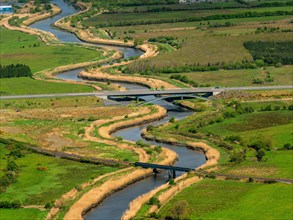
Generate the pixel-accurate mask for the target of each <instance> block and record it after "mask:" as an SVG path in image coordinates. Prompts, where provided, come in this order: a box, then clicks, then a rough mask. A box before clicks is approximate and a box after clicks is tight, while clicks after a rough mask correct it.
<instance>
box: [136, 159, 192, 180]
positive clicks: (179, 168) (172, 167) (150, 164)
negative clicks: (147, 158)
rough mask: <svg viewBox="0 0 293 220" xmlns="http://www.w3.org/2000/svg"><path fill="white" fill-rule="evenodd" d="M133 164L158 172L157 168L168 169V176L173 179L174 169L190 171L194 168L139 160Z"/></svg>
mask: <svg viewBox="0 0 293 220" xmlns="http://www.w3.org/2000/svg"><path fill="white" fill-rule="evenodd" d="M134 166H135V167H142V168H145V169H147V168H153V172H154V173H158V170H157V169H161V170H168V171H169V176H170V177H172V178H173V179H175V178H176V171H180V172H190V171H194V170H195V169H191V168H186V167H175V166H167V165H160V164H154V163H141V162H135V163H134ZM171 174H172V175H171Z"/></svg>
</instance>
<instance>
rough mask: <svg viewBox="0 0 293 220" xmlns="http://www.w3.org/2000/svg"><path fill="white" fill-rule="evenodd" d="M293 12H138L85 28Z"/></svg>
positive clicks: (104, 16)
mask: <svg viewBox="0 0 293 220" xmlns="http://www.w3.org/2000/svg"><path fill="white" fill-rule="evenodd" d="M291 13H292V12H291V11H290V10H288V8H287V7H274V8H257V9H253V10H251V9H227V10H225V11H221V10H200V11H194V10H189V11H172V12H170V11H168V12H137V13H122V14H119V13H117V14H102V15H98V16H93V17H90V18H89V19H87V20H85V21H83V24H84V25H85V26H95V27H112V26H130V25H142V24H143V25H145V24H161V23H176V22H194V21H209V20H216V19H233V18H246V17H263V16H279V15H289V14H291Z"/></svg>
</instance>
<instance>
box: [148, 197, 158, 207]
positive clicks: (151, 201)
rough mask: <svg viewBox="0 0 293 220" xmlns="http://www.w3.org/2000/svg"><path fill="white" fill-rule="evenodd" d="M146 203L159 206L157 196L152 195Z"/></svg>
mask: <svg viewBox="0 0 293 220" xmlns="http://www.w3.org/2000/svg"><path fill="white" fill-rule="evenodd" d="M148 204H149V205H156V206H158V207H160V201H159V200H158V198H156V197H152V198H150V200H149V203H148Z"/></svg>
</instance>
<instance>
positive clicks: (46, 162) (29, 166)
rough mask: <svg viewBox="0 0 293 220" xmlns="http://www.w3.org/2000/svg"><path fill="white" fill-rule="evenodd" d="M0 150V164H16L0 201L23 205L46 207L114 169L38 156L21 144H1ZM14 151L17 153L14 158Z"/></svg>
mask: <svg viewBox="0 0 293 220" xmlns="http://www.w3.org/2000/svg"><path fill="white" fill-rule="evenodd" d="M0 147H1V151H2V152H4V153H5V156H4V158H1V161H2V162H4V161H9V162H10V163H11V162H13V163H15V164H16V165H17V167H16V168H15V172H16V176H15V177H14V179H15V180H14V181H13V182H11V183H10V185H9V186H8V188H7V189H5V190H4V191H2V192H1V200H2V201H12V200H15V199H17V200H19V201H20V202H21V203H22V204H24V205H31V204H34V205H45V204H46V203H47V202H49V201H54V200H56V199H58V198H59V197H60V196H61V195H62V194H64V193H66V192H68V191H69V190H71V189H72V188H74V187H75V186H76V185H78V184H81V183H83V182H86V181H88V180H90V178H94V177H97V176H99V175H102V174H104V173H107V172H112V171H114V170H115V169H114V168H111V167H106V166H102V165H92V164H84V163H78V162H73V161H69V160H65V159H58V158H54V157H49V156H43V155H39V154H36V153H32V152H30V151H28V150H26V149H25V148H24V147H22V145H21V144H18V145H13V144H10V145H5V144H3V143H2V144H1V146H0ZM13 152H14V153H13ZM15 152H18V155H17V156H16V154H15ZM1 164H2V163H1ZM4 164H6V163H4ZM7 164H8V163H7ZM7 169H8V168H6V169H5V168H4V169H1V175H0V176H2V178H1V184H4V182H3V181H2V180H3V178H4V177H5V178H8V176H7V174H6V176H3V175H4V172H5V171H6V170H7ZM6 172H7V171H6ZM73 172H74V175H72V173H73Z"/></svg>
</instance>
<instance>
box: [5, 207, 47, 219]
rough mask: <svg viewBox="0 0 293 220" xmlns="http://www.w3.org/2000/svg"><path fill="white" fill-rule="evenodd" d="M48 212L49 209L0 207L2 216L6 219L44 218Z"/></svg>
mask: <svg viewBox="0 0 293 220" xmlns="http://www.w3.org/2000/svg"><path fill="white" fill-rule="evenodd" d="M47 214H48V211H40V210H38V209H0V215H1V218H2V219H5V220H15V219H24V220H26V219H35V220H43V219H45V218H46V216H47Z"/></svg>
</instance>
